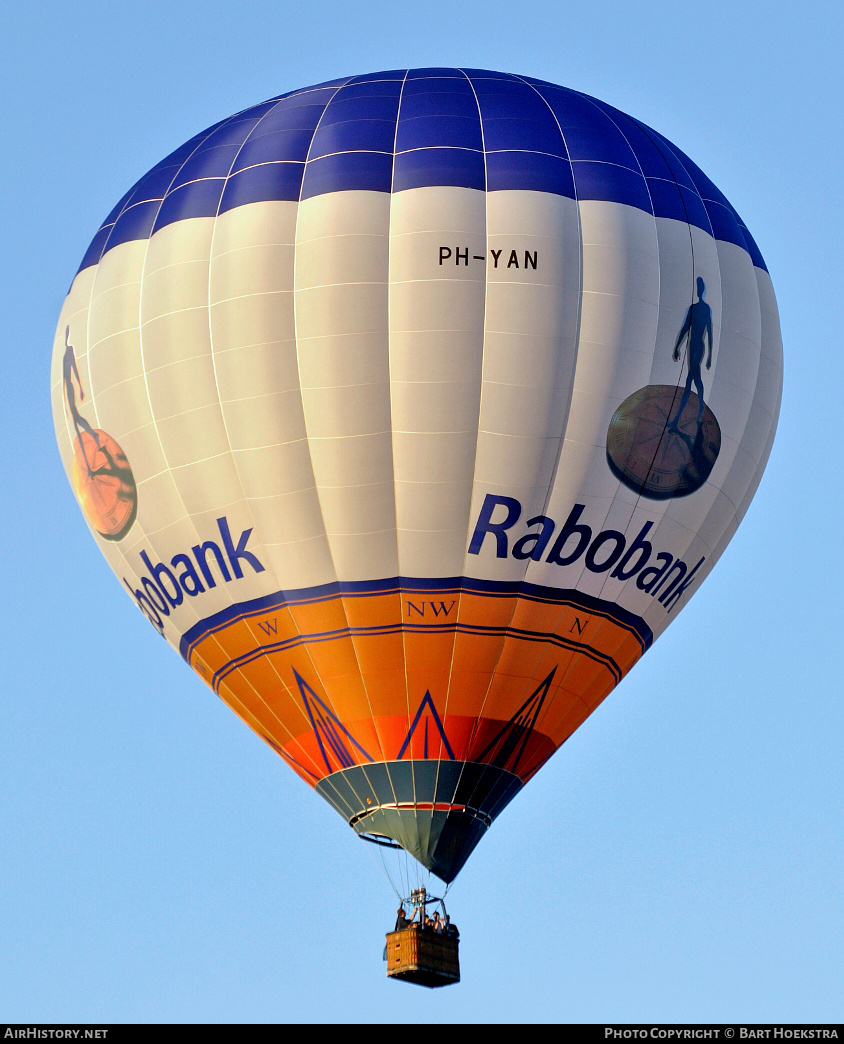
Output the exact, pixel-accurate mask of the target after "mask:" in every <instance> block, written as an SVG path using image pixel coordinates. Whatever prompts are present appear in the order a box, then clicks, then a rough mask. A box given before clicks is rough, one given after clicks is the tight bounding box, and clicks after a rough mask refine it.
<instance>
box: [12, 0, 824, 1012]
mask: <svg viewBox="0 0 844 1044" xmlns="http://www.w3.org/2000/svg"><path fill="white" fill-rule="evenodd" d="M9 21H10V22H11V25H10V27H9V29H7V31H6V33H5V34H4V43H3V47H4V52H5V53H4V54H3V58H2V63H0V75H2V77H3V79H4V81H5V82H4V84H3V98H4V106H3V109H4V113H3V119H4V129H3V139H4V142H5V144H6V157H7V158H6V163H5V164H4V170H3V178H4V180H5V181H6V185H5V188H4V193H3V195H4V199H5V200H6V201H7V203H8V208H7V210H6V213H5V216H4V233H5V234H4V241H5V244H6V250H5V263H4V265H3V280H2V285H3V289H4V303H3V316H4V321H5V326H6V330H7V334H6V342H7V349H6V352H5V355H4V359H5V365H4V370H3V389H4V392H5V395H4V408H5V418H4V419H5V424H4V430H3V435H4V439H5V440H6V442H7V447H6V449H5V451H4V453H3V455H2V461H3V468H4V472H5V478H4V482H5V488H6V489H7V491H8V497H7V502H8V503H9V504H10V508H11V509H10V510H6V511H4V512H3V514H2V521H0V526H2V539H3V549H4V551H3V556H2V561H3V569H4V572H5V583H4V588H5V598H4V600H3V613H4V621H3V633H4V635H5V636H6V650H5V658H4V659H5V663H6V665H7V666H6V684H5V685H4V687H3V700H2V705H3V712H2V714H3V729H2V739H0V745H2V746H0V752H2V759H1V760H0V765H2V771H3V775H4V777H5V778H4V780H3V786H2V798H0V836H2V837H3V840H4V844H3V850H4V852H3V859H2V865H0V890H1V891H2V896H3V903H2V907H0V911H2V912H0V937H2V939H3V940H4V945H3V946H2V948H0V950H1V951H2V952H0V1017H2V1018H3V1019H4V1020H9V1021H19V1022H27V1021H39V1022H64V1021H70V1022H118V1023H119V1022H287V1021H291V1022H345V1021H355V1022H357V1021H375V1022H387V1023H391V1022H404V1021H413V1020H414V1017H421V1018H424V1020H425V1021H455V1022H486V1021H506V1022H530V1021H562V1022H596V1023H602V1022H605V1021H607V1022H610V1021H611V1022H640V1021H643V1022H657V1021H667V1020H672V1021H703V1022H713V1023H733V1024H738V1023H740V1022H742V1021H745V1022H752V1021H764V1022H778V1021H786V1022H801V1021H809V1022H813V1021H840V1020H841V1019H842V1017H843V1016H844V1002H842V991H841V981H842V956H841V955H842V910H844V894H842V893H844V887H842V873H841V855H842V816H841V812H842V804H844V802H842V796H844V774H842V771H841V756H840V750H841V742H842V734H844V721H843V720H842V717H844V716H842V709H841V708H842V701H841V682H840V677H839V671H838V669H837V668H836V667H835V664H836V662H837V654H836V653H835V649H836V648H837V647H839V646H838V642H839V641H840V639H839V626H838V624H839V620H840V617H841V609H840V597H839V589H840V586H841V582H842V567H841V547H842V542H841V536H840V521H839V519H840V517H841V513H842V506H843V505H842V501H844V494H843V493H842V478H841V464H840V453H839V446H840V417H841V407H840V398H841V388H842V386H844V352H842V350H841V347H840V342H841V335H840V320H839V319H837V318H836V316H838V315H839V310H840V300H841V284H842V272H841V260H840V256H841V254H840V243H841V240H842V236H844V221H842V207H841V202H840V194H841V177H840V168H841V160H842V140H841V128H840V111H839V110H840V103H841V86H842V85H841V60H840V53H839V51H840V47H839V43H840V39H841V35H842V16H841V15H840V14H839V13H837V12H836V10H835V8H833V6H832V5H829V4H825V3H821V2H819V0H809V2H806V3H803V4H801V5H789V6H788V7H787V8H786V9H785V11H784V13H782V12H781V11H778V10H776V9H773V8H768V7H766V6H765V5H762V4H760V3H754V2H750V0H737V2H734V3H726V2H713V3H697V4H693V3H690V2H688V0H675V2H672V3H657V2H654V3H645V2H631V3H613V2H608V0H597V2H594V3H592V4H591V5H582V4H581V5H566V4H560V3H553V4H552V3H524V4H521V5H511V4H504V3H499V2H487V3H477V2H475V0H467V2H459V0H458V2H449V3H446V2H441V0H437V2H427V3H425V2H421V3H418V4H416V5H397V4H387V3H384V2H375V3H370V4H369V5H367V6H365V7H364V6H362V5H358V4H350V3H341V2H337V0H326V2H324V3H323V4H321V5H319V6H318V7H315V6H305V5H300V4H296V5H293V4H286V3H266V2H263V0H260V2H252V3H249V2H247V3H243V4H241V5H239V6H237V7H233V6H232V5H222V4H215V3H213V2H211V3H202V4H200V3H178V2H177V3H174V4H163V3H160V2H158V0H151V2H147V3H144V4H141V5H127V6H118V5H110V4H105V3H98V2H82V3H80V4H78V5H76V6H73V7H71V6H70V5H55V4H48V3H44V2H43V0H34V2H31V3H29V4H26V5H17V9H16V10H15V11H14V12H13V13H12V14H11V16H9ZM409 65H413V66H425V65H465V66H470V67H482V68H490V69H502V70H507V71H513V72H518V73H524V74H528V75H532V76H537V77H541V78H544V79H548V80H551V81H554V82H557V83H562V84H565V85H566V86H569V87H574V88H576V89H578V90H582V91H585V92H587V93H590V94H594V95H596V96H597V97H599V98H601V99H603V100H605V101H608V102H610V103H611V104H613V105H615V106H617V107H618V108H620V109H622V110H624V111H626V112H629V113H630V114H632V115H634V116H636V117H638V118H639V119H642V120H644V121H645V122H646V123H648V124H650V125H651V126H653V127H655V128H657V129H658V130H659V131H660V132H661V133H663V134H664V135H666V136H667V137H668V138H669V139H670V140H672V141H674V142H675V143H676V144H677V145H678V146H679V147H680V148H682V149H683V150H684V151H685V152H686V153H687V154H688V155H690V156H691V157H692V158H693V159H694V160H695V161H696V162H697V163H699V164H700V165H701V166H702V167H703V169H704V170H705V171H706V172H707V174H708V175H709V176H710V177H711V178H712V179H713V180H714V181H715V183H716V184H717V185H718V186H719V188H721V189H722V191H723V192H724V193H725V194H726V196H727V197H728V199H730V201H731V202H732V203H733V204H734V206H735V207H736V208H737V210H738V211H739V213H741V215H742V217H743V218H744V219H745V221H746V222H747V224H748V226H749V228H750V229H751V231H752V233H753V235H754V237H755V238H756V240H757V242H758V244H759V246H760V248H761V250H762V253H763V255H764V256H765V259H766V261H767V263H768V266H769V269H770V272H771V275H772V278H773V281H774V286H775V288H776V291H777V295H778V299H779V304H780V309H781V319H782V328H783V338H784V343H785V353H786V385H785V396H784V402H783V412H782V416H781V420H780V430H779V435H778V438H777V441H776V443H775V446H774V451H773V454H772V457H771V461H770V464H769V467H768V471H767V473H766V476H765V478H764V480H763V483H762V485H761V487H760V490H759V493H758V495H757V497H756V500H755V501H754V503H753V505H752V507H751V509H750V511H749V513H748V516H747V518H746V519H745V522H744V523H743V525H742V527H741V528H740V530H739V532H738V534H737V536H736V537H735V538H734V540H733V543H732V544H731V546H730V548H729V549H728V551H727V552H726V553H725V554H724V556H723V558H722V559H721V562H720V563H719V565H718V568H717V569H716V570H715V571H714V573H713V575H712V576H711V577H710V578H709V579H708V580H707V581H706V583H705V584H704V585H703V586H702V587H701V589H700V591H699V592H698V593H697V595H696V596H695V598H694V599H693V600H692V602H691V603H690V604H689V606H688V607H687V608H686V609H685V610H684V611H683V613H682V615H681V616H680V617H679V618H678V619H677V621H676V622H675V623H674V625H673V626H672V627H671V628H670V629H669V631H668V632H667V633H666V634H665V635H664V636H663V637H662V638H661V639H660V640H659V641H658V642H657V643H656V645H655V646H654V648H653V649H652V650H651V651H650V652H649V653H648V655H647V656H646V657H645V658H644V659H643V660H642V661H641V662H640V663H639V664H638V665H637V666H636V668H635V669H634V670H633V671H632V673H631V674H630V675H629V676H628V678H627V679H625V681H624V682H623V683H622V684H621V686H620V687H619V688H618V689H617V690H616V691H615V692H614V693H613V694H612V695H611V696H610V698H609V699H608V700H607V701H606V702H605V704H604V705H603V706H602V707H601V708H600V709H599V710H598V711H597V712H596V713H595V714H594V715H593V716H592V718H590V719H589V721H588V722H587V723H586V724H585V725H584V726H583V728H582V729H581V730H580V731H579V732H578V733H577V734H576V735H575V736H574V737H573V738H572V739H571V740H570V741H569V742H568V743H567V744H566V745H565V747H564V748H563V749H562V750H561V751H560V752H559V753H558V754H557V756H556V757H555V758H554V759H553V760H552V761H551V762H550V763H549V764H548V765H547V766H546V767H545V768H544V769H543V771H542V773H541V774H540V775H539V776H538V777H537V778H536V779H535V780H534V781H532V782H531V784H530V786H529V787H528V788H527V790H526V791H525V792H524V793H523V794H522V795H520V797H519V798H518V799H517V801H516V802H515V803H514V804H513V805H511V806H510V808H509V809H508V810H507V811H506V812H505V813H504V814H503V815H502V816H501V817H500V819H499V820H498V821H497V822H496V825H495V827H494V829H493V830H492V831H491V832H490V833H489V835H488V836H487V837H486V838H485V839H484V841H483V842H482V844H481V845H480V847H479V848H478V850H477V852H476V853H475V855H474V856H473V858H472V860H471V861H470V862H469V864H468V866H467V867H466V869H465V870H464V871H463V873H462V874H461V876H460V878H459V879H458V881H457V882H456V883H455V885H454V886H453V887H452V890H451V892H450V894H449V911H450V912H451V913H452V915H453V917H454V919H455V921H456V922H457V923H458V924H459V925H460V929H461V933H462V944H461V961H462V967H463V981H462V983H461V984H460V985H459V986H456V987H450V988H449V989H447V990H442V991H438V992H437V993H435V994H421V993H419V992H418V991H414V989H413V988H412V987H409V986H406V985H404V984H401V983H395V982H387V981H386V979H385V976H384V966H383V964H382V962H381V949H382V947H383V932H384V931H385V930H386V929H387V928H388V927H389V926H390V924H391V921H392V918H393V917H394V911H395V905H396V904H395V897H394V894H393V891H392V889H391V887H390V885H389V883H388V882H387V880H386V879H385V877H384V875H383V873H382V871H381V868H380V863H379V862H378V860H377V859H375V858H373V856H372V855H371V853H370V850H369V846H366V845H363V844H361V843H360V842H359V841H358V840H357V839H356V838H355V837H354V835H353V833H352V832H351V831H350V830H349V829H348V827H346V826H345V825H344V824H343V822H342V821H341V820H340V818H339V817H338V816H337V815H336V813H334V812H333V811H332V810H331V809H330V808H329V807H328V805H325V804H324V803H322V802H321V801H320V799H319V798H318V797H316V795H314V794H312V793H310V792H309V791H308V790H307V788H305V787H304V786H303V785H302V784H301V782H300V781H299V780H298V779H296V778H295V777H294V775H293V774H292V773H291V772H290V771H289V770H288V769H287V768H286V767H285V766H284V764H283V763H282V762H281V761H280V760H279V759H278V758H277V757H276V756H275V755H274V754H273V753H272V751H271V750H270V749H269V748H268V747H266V746H265V745H264V744H262V743H261V742H260V741H259V740H258V739H257V738H256V737H255V736H254V735H253V734H252V733H250V732H249V730H248V729H246V728H245V727H244V726H243V725H242V724H241V723H240V722H239V721H238V720H237V719H236V718H235V717H234V715H232V714H231V712H230V711H229V710H228V709H227V708H226V707H225V706H224V705H223V704H222V703H221V702H220V701H218V700H217V699H215V698H214V697H213V696H212V694H211V693H210V691H208V690H207V689H205V687H204V686H203V685H202V684H201V683H200V681H199V680H198V679H197V678H196V677H195V676H194V675H193V674H192V673H191V672H190V671H189V670H188V669H187V668H186V667H185V665H184V664H183V663H182V662H181V661H180V660H179V658H178V657H177V656H176V655H175V654H174V653H173V652H172V650H170V649H169V647H167V646H166V645H165V643H163V642H161V641H159V640H157V639H156V638H155V635H154V634H153V633H152V632H151V630H150V628H149V627H148V625H146V624H145V622H144V620H143V619H142V618H141V616H140V615H139V614H138V612H137V610H136V609H135V608H134V607H133V605H132V603H131V602H130V600H129V599H128V598H126V597H125V594H124V593H122V592H121V590H120V586H119V584H118V583H117V581H116V580H115V579H114V577H113V576H112V575H111V573H110V571H109V570H108V568H107V566H106V565H105V563H104V561H103V560H102V558H101V556H100V554H99V552H98V551H97V549H96V547H95V545H94V542H93V541H92V539H91V538H90V536H89V535H88V532H87V528H86V526H85V524H84V521H83V519H82V516H81V514H80V512H79V510H78V508H77V506H76V504H75V502H74V499H73V496H72V494H71V492H70V489H69V487H68V485H67V483H66V480H65V478H64V476H63V473H62V470H61V467H60V464H59V460H58V453H57V451H56V448H55V440H54V436H53V431H52V421H51V418H50V411H49V395H48V366H49V354H50V346H51V343H52V338H53V332H54V329H55V324H56V321H57V317H58V313H59V309H60V307H61V302H62V300H63V297H64V294H65V293H66V291H67V287H68V285H69V283H70V280H71V278H72V276H73V273H74V272H75V270H76V267H77V266H78V264H79V261H80V259H81V257H82V255H83V253H84V251H85V248H86V246H87V244H88V242H89V240H90V239H91V237H92V235H93V233H94V232H95V231H96V229H97V227H98V225H99V223H100V221H101V220H102V218H103V217H104V216H105V214H106V213H107V212H108V211H109V210H110V209H111V207H112V206H113V204H114V203H115V202H116V201H117V199H118V198H119V197H120V196H121V195H122V194H123V192H124V191H125V190H126V189H127V188H128V187H129V186H130V185H131V184H132V183H133V182H134V181H135V180H136V179H137V178H138V177H139V176H140V175H141V174H142V173H144V172H145V171H146V170H147V169H148V168H149V167H151V166H152V165H153V164H154V163H155V162H157V161H158V160H159V159H161V158H162V157H163V156H164V155H165V154H166V153H167V152H168V151H170V150H171V149H172V148H174V147H175V146H177V145H179V144H180V143H181V142H182V141H184V140H185V139H187V138H188V137H190V136H191V135H192V134H194V133H195V132H197V131H199V130H201V129H202V128H204V127H206V126H208V125H209V124H211V123H213V122H215V121H216V120H218V119H220V118H222V117H225V116H227V115H229V114H231V113H233V112H235V111H236V110H238V109H241V108H243V107H245V106H247V105H250V104H253V103H255V102H258V101H260V100H262V99H264V98H267V97H270V96H272V95H276V94H279V93H281V92H283V91H286V90H291V89H294V88H296V87H301V86H305V85H307V84H311V83H316V82H319V81H321V80H325V79H328V78H333V77H336V76H340V75H345V74H351V73H357V72H367V71H371V70H376V69H387V68H396V67H405V66H409ZM836 324H838V325H836Z"/></svg>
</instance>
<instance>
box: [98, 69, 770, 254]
mask: <svg viewBox="0 0 844 1044" xmlns="http://www.w3.org/2000/svg"><path fill="white" fill-rule="evenodd" d="M434 185H449V186H460V187H464V188H474V189H480V190H484V189H486V190H487V191H490V192H495V191H500V190H503V189H532V190H535V191H539V192H549V193H554V194H556V195H560V196H567V197H569V198H571V199H578V200H581V199H583V200H586V199H596V200H607V201H610V202H614V203H624V204H627V205H628V206H632V207H636V208H638V209H639V210H643V211H645V212H646V213H648V214H653V215H655V216H657V217H667V218H674V219H676V220H680V221H686V222H688V223H689V224H691V225H695V226H697V227H698V228H702V229H703V230H704V231H706V232H709V233H710V234H711V235H713V236H714V237H715V238H716V239H720V240H724V241H726V242H728V243H734V244H736V245H737V246H740V247H742V248H743V249H745V250H746V251H747V252H748V253H749V254H750V256H751V258H752V260H753V263H754V265H756V266H757V267H759V268H765V263H764V261H763V259H762V255H761V254H760V253H759V249H758V247H757V246H756V243H755V242H754V241H753V238H752V237H751V236H750V234H749V233H748V231H747V229H746V228H745V226H744V223H743V222H742V220H741V218H740V217H739V216H738V214H737V213H736V212H735V210H734V209H733V208H732V207H731V206H730V204H729V203H728V202H727V200H726V199H725V198H724V196H723V194H722V193H721V192H719V191H718V189H717V188H716V187H715V186H714V185H713V184H712V182H711V181H710V180H709V178H707V177H706V175H705V174H704V173H703V172H702V171H701V170H700V168H699V167H697V166H696V165H695V164H694V163H692V162H691V160H689V159H688V157H687V156H685V155H684V154H683V153H682V152H680V150H679V149H677V148H676V147H675V146H674V145H672V144H671V143H670V142H669V141H667V140H666V139H665V138H663V137H662V136H661V135H659V134H657V133H656V132H655V131H653V130H651V129H650V128H649V127H646V126H645V125H644V124H642V123H639V122H638V121H637V120H634V119H632V118H631V117H629V116H626V115H625V114H624V113H622V112H620V111H619V110H618V109H614V108H613V107H612V106H610V105H605V104H604V103H603V102H599V101H597V100H596V99H594V98H590V97H588V96H587V95H584V94H580V93H578V92H577V91H572V90H569V89H567V88H565V87H558V86H556V85H555V84H551V83H546V82H544V81H542V80H533V79H530V78H527V77H520V76H513V75H510V74H507V73H495V72H488V71H484V70H476V69H466V70H460V69H411V70H406V71H405V70H397V71H392V72H384V73H372V74H369V75H367V76H353V77H349V78H347V79H342V80H334V81H331V82H330V83H326V84H319V85H317V86H314V87H307V88H305V89H303V90H301V91H294V92H292V93H291V94H288V95H284V96H282V97H279V98H273V99H270V100H269V101H266V102H262V103H261V104H260V105H256V106H253V107H252V108H250V109H246V110H244V111H243V112H240V113H237V114H236V115H235V116H232V117H231V118H230V119H228V120H223V121H221V122H220V123H217V124H215V125H214V126H213V127H209V128H208V130H206V131H204V132H203V133H202V134H199V135H197V136H196V137H194V138H192V139H191V140H190V141H188V142H186V143H185V144H184V145H182V146H181V147H180V148H179V149H177V150H176V151H175V152H173V153H171V154H170V155H169V156H167V157H166V158H165V159H163V160H162V161H161V163H159V164H157V165H156V166H155V167H153V168H152V170H151V171H149V173H148V174H146V175H145V176H144V177H143V178H141V180H140V181H139V182H138V183H137V184H136V185H135V186H134V187H133V188H132V189H131V190H130V191H129V192H128V193H127V194H126V196H124V198H123V199H122V200H121V201H120V203H119V204H118V205H117V206H116V207H115V208H114V210H112V212H111V214H109V216H108V218H106V220H105V222H104V223H103V225H102V226H101V228H100V229H99V231H98V232H97V234H96V236H95V237H94V239H93V241H92V242H91V245H90V247H89V248H88V250H87V252H86V254H85V257H84V259H83V261H82V264H81V265H80V271H81V270H82V269H84V268H88V267H89V266H91V265H94V264H96V263H97V262H98V261H99V259H100V258H101V257H102V255H103V254H104V253H105V252H106V251H108V250H110V249H111V248H112V247H114V246H117V245H118V244H119V243H125V242H128V241H130V240H136V239H145V238H148V237H149V236H150V235H152V234H153V232H155V231H156V230H157V229H159V228H162V227H163V226H164V225H167V224H170V223H171V222H174V221H180V220H182V219H183V218H188V217H205V216H213V215H216V214H220V213H223V212H225V211H227V210H231V209H232V208H234V207H239V206H243V205H244V204H247V203H256V202H261V201H266V200H290V201H298V200H301V199H307V198H309V197H311V196H318V195H322V194H324V193H329V192H341V191H346V190H349V189H366V190H369V191H373V192H391V191H392V192H401V191H403V190H405V189H411V188H424V187H428V186H434Z"/></svg>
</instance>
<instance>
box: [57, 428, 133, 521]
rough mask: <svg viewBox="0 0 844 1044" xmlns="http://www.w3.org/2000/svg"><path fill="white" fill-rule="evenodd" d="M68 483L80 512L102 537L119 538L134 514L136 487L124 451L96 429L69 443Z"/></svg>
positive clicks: (109, 437)
mask: <svg viewBox="0 0 844 1044" xmlns="http://www.w3.org/2000/svg"><path fill="white" fill-rule="evenodd" d="M73 451H74V452H73V470H72V473H71V483H72V485H73V490H74V492H75V493H76V496H77V499H78V500H79V503H80V505H81V506H82V511H83V512H84V514H85V517H86V518H87V519H88V521H89V522H90V524H91V525H92V526H93V527H94V529H96V531H97V532H98V533H99V534H100V536H102V537H105V539H106V540H122V539H123V537H124V536H125V535H126V534H127V533H128V532H129V530H130V529H131V528H132V523H133V522H134V521H135V518H136V516H137V514H138V490H137V486H136V485H135V478H134V476H133V474H132V469H131V467H130V466H129V461H128V460H127V459H126V454H125V453H124V452H123V450H122V449H121V448H120V446H118V444H117V443H116V442H115V441H114V439H113V438H112V437H111V436H110V435H107V434H106V433H105V432H104V431H101V430H100V429H99V428H93V429H91V431H90V432H88V431H82V432H80V434H79V435H78V436H77V437H76V440H75V441H74V445H73Z"/></svg>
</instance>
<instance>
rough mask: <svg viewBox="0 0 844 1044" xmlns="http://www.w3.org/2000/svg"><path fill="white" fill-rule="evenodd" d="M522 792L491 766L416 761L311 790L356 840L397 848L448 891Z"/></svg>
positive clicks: (345, 774) (362, 770)
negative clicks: (489, 832)
mask: <svg viewBox="0 0 844 1044" xmlns="http://www.w3.org/2000/svg"><path fill="white" fill-rule="evenodd" d="M522 786H523V783H522V781H521V780H520V779H519V777H518V776H516V775H514V774H513V773H512V772H508V771H507V770H506V769H501V768H498V767H497V766H495V765H485V764H481V763H479V762H471V761H433V760H425V761H422V760H419V761H393V762H380V763H372V764H369V765H355V766H353V767H352V768H346V769H341V770H340V771H338V772H334V773H332V774H331V775H330V776H326V777H325V778H324V779H322V780H320V782H319V783H318V784H317V787H316V789H317V791H318V792H319V793H320V794H321V795H322V796H323V797H324V798H325V799H326V801H328V803H329V804H330V805H332V807H334V808H335V809H336V810H337V811H338V812H339V813H340V815H342V816H343V818H344V819H345V820H346V821H347V822H348V823H349V825H350V826H351V827H352V829H353V830H354V831H355V833H356V834H358V836H359V837H361V838H363V840H365V841H368V842H370V843H372V844H377V845H381V846H384V847H387V848H401V849H403V850H404V851H405V852H407V853H408V854H409V855H412V856H413V857H414V859H416V860H417V861H418V862H419V863H421V864H422V866H424V867H425V869H426V870H430V871H431V872H432V873H434V874H436V875H437V877H439V878H441V879H442V880H443V881H445V882H446V883H447V884H449V883H450V882H451V881H453V880H454V878H455V877H457V875H458V874H459V873H460V871H461V869H462V868H463V866H464V865H465V863H466V860H467V859H468V858H469V856H470V855H471V854H472V852H473V851H474V849H475V847H476V846H477V844H478V842H479V841H480V840H481V838H482V837H483V835H484V834H485V833H486V832H487V830H488V829H489V827H490V826H491V825H492V822H493V820H494V819H495V818H496V816H497V815H498V814H499V813H500V812H501V811H502V810H503V809H504V808H505V806H506V805H507V804H509V802H510V801H511V800H512V799H513V798H514V797H515V796H516V794H517V793H518V792H519V791H520V790H521V788H522Z"/></svg>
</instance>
